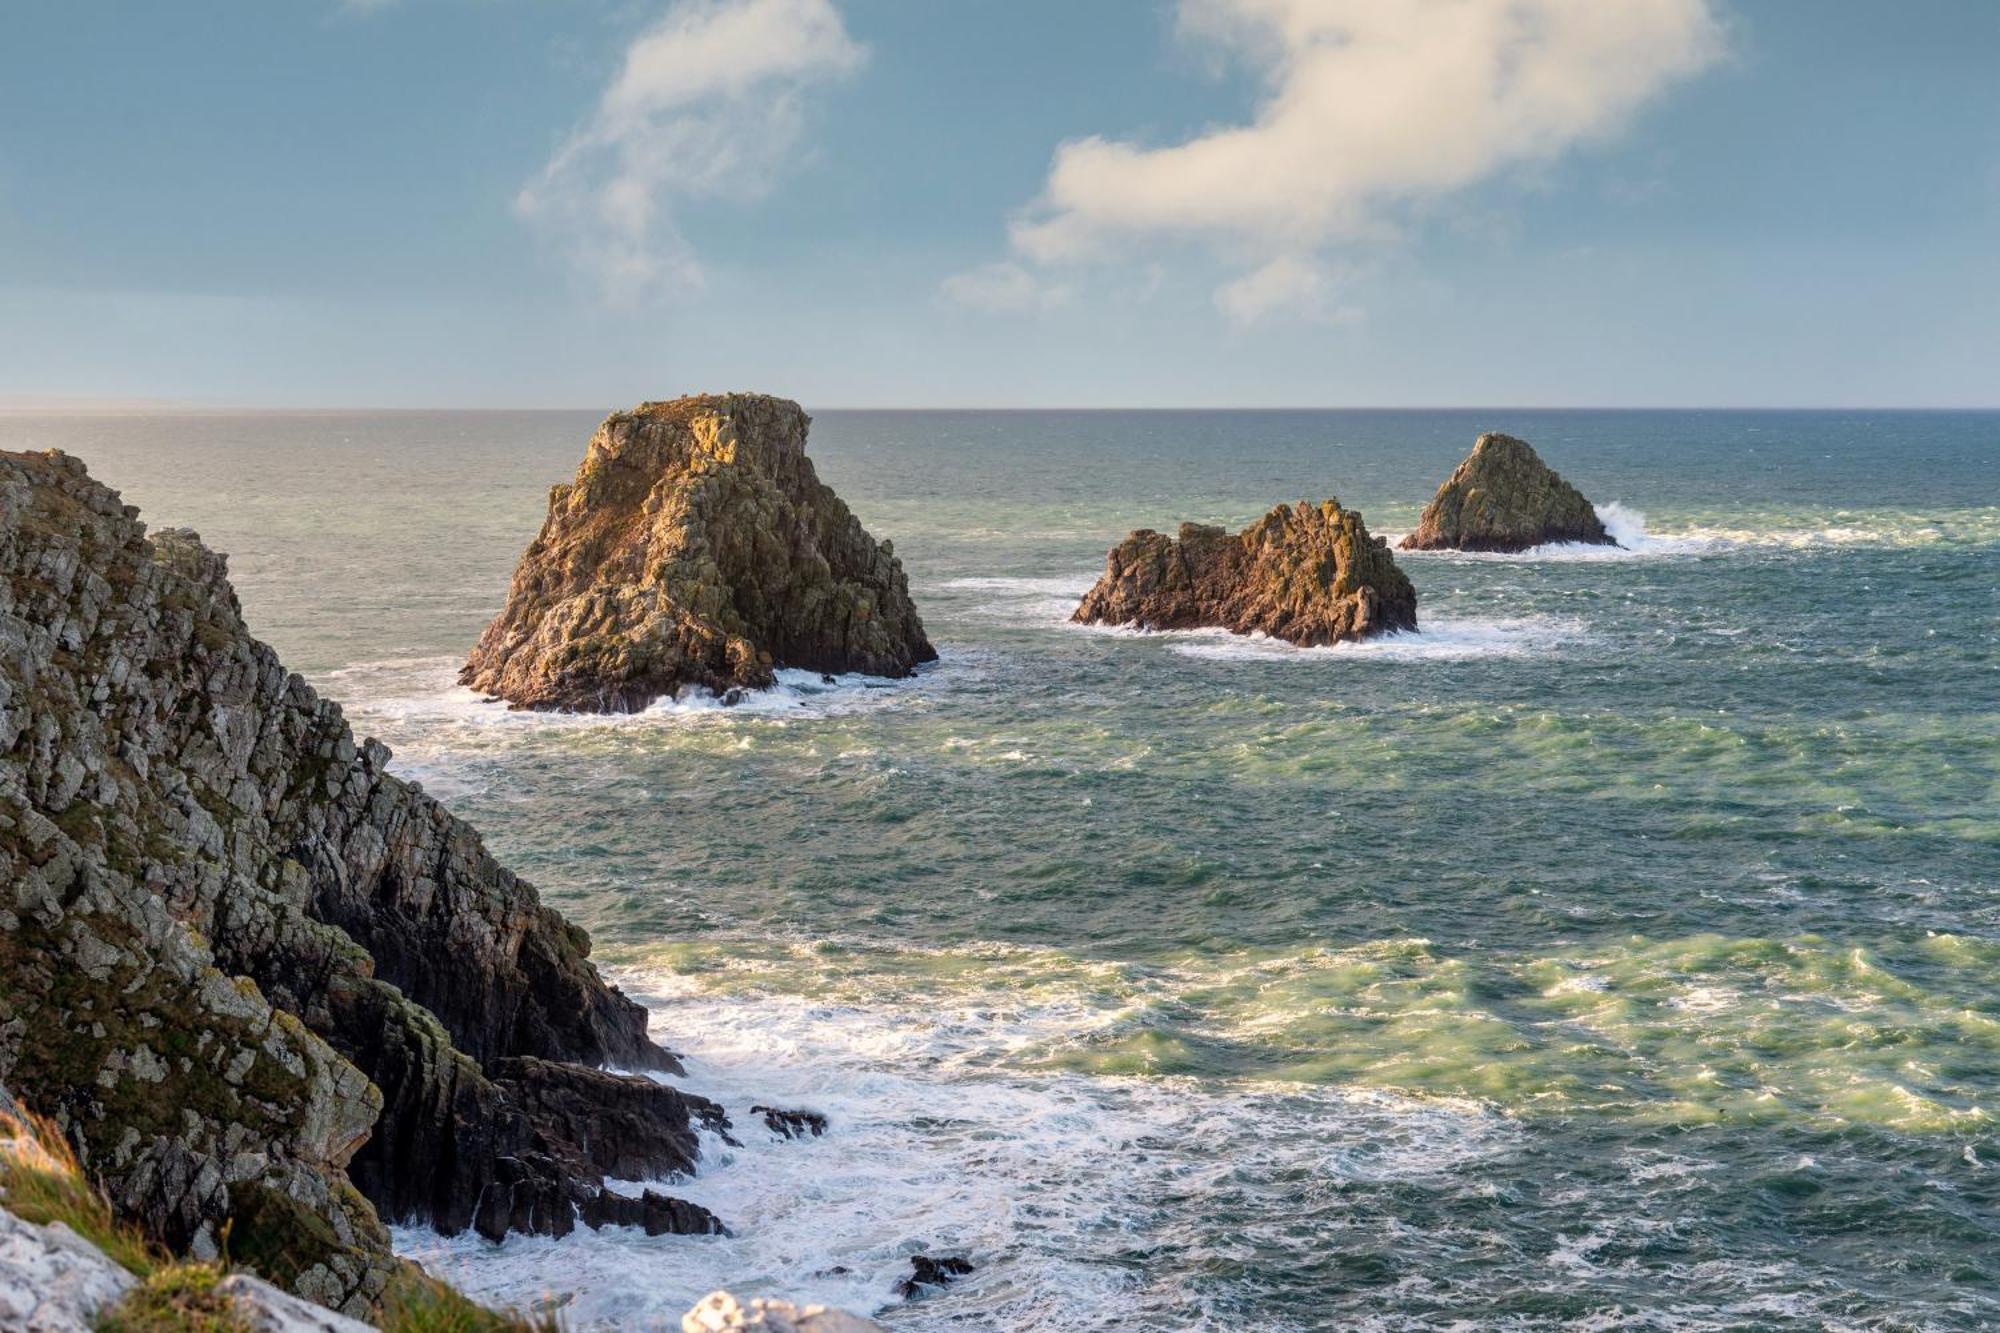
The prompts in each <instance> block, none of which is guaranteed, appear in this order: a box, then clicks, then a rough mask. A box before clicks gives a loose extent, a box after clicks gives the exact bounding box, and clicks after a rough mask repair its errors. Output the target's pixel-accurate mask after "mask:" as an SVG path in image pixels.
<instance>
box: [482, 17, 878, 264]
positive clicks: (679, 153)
mask: <svg viewBox="0 0 2000 1333" xmlns="http://www.w3.org/2000/svg"><path fill="white" fill-rule="evenodd" d="M866 59H867V51H866V49H865V48H863V47H862V46H860V45H858V44H857V43H856V42H855V41H854V40H853V39H852V38H851V37H849V36H848V33H847V28H846V26H845V25H844V24H843V23H842V22H841V18H840V13H839V11H837V10H836V9H835V8H834V7H833V5H832V3H831V0H680V3H677V4H675V5H674V6H673V7H672V8H671V9H670V10H668V12H667V13H666V15H665V16H664V17H663V18H662V19H661V20H660V21H659V22H658V23H656V24H655V25H653V26H652V27H651V28H649V29H647V30H646V31H645V32H644V33H642V34H640V36H639V37H638V38H637V39H636V40H635V41H634V42H633V43H632V44H631V46H630V47H628V48H627V49H626V52H625V58H624V62H623V66H622V68H621V69H620V71H619V73H618V76H617V77H616V78H615V79H613V80H612V82H611V84H610V86H609V87H607V88H606V89H605V90H604V93H603V95H602V97H601V98H600V99H599V101H598V104H597V109H596V111H595V113H594V114H593V115H592V116H591V118H590V119H589V121H588V122H586V123H585V124H584V125H583V126H582V127H581V128H579V129H578V130H577V131H576V132H575V133H573V134H572V135H571V136H570V137H569V139H568V140H567V141H566V142H565V143H564V144H563V146H562V147H561V148H560V149H559V150H558V151H557V152H556V154H555V156H554V157H552V158H551V159H550V160H549V163H548V165H547V166H546V167H544V168H543V169H542V172H541V174H540V175H538V176H537V177H536V178H535V179H534V180H533V181H531V182H530V183H529V184H528V185H527V187H526V188H524V189H523V190H522V191H521V193H520V195H519V196H518V197H517V198H516V200H515V208H516V211H517V212H518V213H519V214H520V215H521V216H522V217H524V218H527V219H529V220H530V221H532V222H534V223H536V224H537V225H539V226H541V227H543V228H545V229H546V230H547V231H548V232H549V234H550V235H551V236H553V237H554V238H555V239H556V240H557V241H558V242H559V243H560V244H562V245H563V246H564V248H565V249H566V250H567V251H568V252H569V254H570V255H571V257H572V258H573V259H574V260H575V261H576V262H577V263H578V264H579V265H580V266H581V267H582V268H583V269H584V270H585V271H587V272H588V273H589V274H591V276H592V277H593V278H595V279H596V280H597V281H598V282H599V283H600V284H601V285H602V286H603V288H604V290H605V292H606V294H607V295H608V296H611V297H613V298H620V299H627V298H631V297H634V296H640V295H644V294H647V293H657V292H658V291H661V290H663V289H665V290H672V289H684V288H688V287H692V286H698V285H699V284H700V282H701V280H702V268H701V263H700V260H699V259H698V257H697V256H696V255H695V253H694V251H693V250H692V248H691V247H690V246H689V245H688V243H687V241H686V239H685V237H683V236H682V234H681V232H680V230H679V228H678V226H677V225H676V223H675V217H674V214H675V209H676V207H677V206H678V205H680V204H682V203H684V202H686V201H690V200H696V199H733V200H739V201H747V200H753V199H756V198H759V197H761V196H763V195H765V194H767V193H768V192H769V191H770V190H771V189H772V188H773V187H774V186H775V185H776V184H777V182H778V179H779V177H780V176H781V175H782V173H783V170H784V168H785V167H786V165H787V164H788V163H789V162H790V161H791V159H792V155H793V151H794V149H795V148H796V147H797V144H798V140H799V136H800V131H801V129H802V126H803V114H804V113H803V109H802V107H803V100H804V98H805V96H806V94H807V93H808V91H809V90H810V89H811V88H812V87H813V86H814V85H816V84H819V83H822V82H825V81H827V80H830V79H834V78H838V77H841V76H843V75H846V74H850V73H852V72H853V71H855V70H856V69H859V68H860V67H861V65H862V64H863V63H864V62H865V61H866Z"/></svg>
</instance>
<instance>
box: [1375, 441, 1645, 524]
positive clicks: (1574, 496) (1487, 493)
mask: <svg viewBox="0 0 2000 1333" xmlns="http://www.w3.org/2000/svg"><path fill="white" fill-rule="evenodd" d="M1550 542H1588V543H1590V544H1592V545H1596V546H1616V545H1617V544H1618V543H1617V542H1615V541H1613V540H1612V538H1611V534H1610V533H1609V532H1606V531H1605V530H1604V524H1603V522H1602V521H1600V520H1599V519H1598V517H1597V510H1596V508H1595V507H1593V506H1592V505H1591V503H1590V501H1589V500H1587V499H1585V498H1584V494H1583V492H1582V491H1579V490H1578V489H1577V488H1576V487H1574V486H1572V485H1570V484H1569V483H1568V482H1566V481H1564V480H1563V479H1562V478H1561V477H1559V476H1557V475H1556V472H1555V469H1554V468H1551V467H1550V466H1549V465H1548V464H1547V463H1544V462H1543V461H1542V460H1541V457H1540V455H1538V454H1537V453H1536V452H1535V451H1534V448H1533V447H1532V446H1531V445H1529V443H1528V442H1527V441H1526V440H1517V439H1515V438H1514V437H1513V436H1512V435H1501V434H1498V433H1488V434H1485V435H1482V436H1480V437H1479V442H1478V443H1477V444H1475V445H1473V446H1472V452H1471V453H1469V454H1467V455H1466V456H1465V461H1464V462H1463V463H1460V464H1459V465H1458V468H1457V470H1456V471H1454V472H1453V473H1452V474H1451V477H1450V478H1449V479H1448V480H1447V481H1446V482H1445V484H1444V485H1442V486H1440V487H1438V493H1437V494H1436V495H1434V496H1432V497H1431V502H1430V503H1429V504H1428V505H1426V506H1425V507H1424V516H1423V518H1422V520H1421V521H1420V522H1418V524H1417V530H1416V531H1415V532H1412V533H1411V534H1410V535H1409V536H1407V537H1405V538H1403V541H1402V549H1403V550H1405V551H1525V550H1527V549H1529V548H1530V547H1533V546H1544V545H1547V544H1548V543H1550Z"/></svg>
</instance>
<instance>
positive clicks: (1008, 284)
mask: <svg viewBox="0 0 2000 1333" xmlns="http://www.w3.org/2000/svg"><path fill="white" fill-rule="evenodd" d="M941 290H942V291H943V292H944V295H945V297H946V299H947V300H950V301H953V302H955V303H956V304H958V305H963V306H970V307H972V308H973V309H975V310H994V311H1021V310H1049V309H1053V308H1054V307H1056V306H1059V305H1063V304H1066V303H1067V302H1068V301H1069V297H1070V291H1069V288H1068V287H1067V286H1065V285H1063V284H1061V283H1056V282H1051V281H1049V280H1048V279H1047V278H1045V277H1043V276H1042V275H1040V274H1037V273H1031V272H1029V271H1028V270H1027V269H1025V268H1023V267H1022V266H1021V265H1019V264H1010V263H998V264H982V265H981V266H980V267H978V268H974V269H968V270H966V271H965V272H963V273H955V274H953V275H952V276H951V277H949V278H946V279H945V280H944V282H943V284H942V287H941Z"/></svg>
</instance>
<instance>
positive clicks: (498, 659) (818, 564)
mask: <svg viewBox="0 0 2000 1333" xmlns="http://www.w3.org/2000/svg"><path fill="white" fill-rule="evenodd" d="M807 424H808V419H807V417H806V414H805V413H804V412H803V411H801V410H800V408H799V405H798V404H797V403H793V402H788V401H786V400H784V399H781V398H768V397H764V396H762V395H758V394H729V395H724V396H719V397H693V398H679V399H675V400H674V401H672V402H662V403H645V404H642V405H641V406H639V407H637V408H634V409H633V410H632V411H630V412H618V413H614V414H613V415H611V416H609V417H607V418H606V419H605V421H604V424H603V425H601V426H599V427H598V428H597V434H596V435H595V436H593V437H592V438H591V441H590V448H589V450H588V452H587V453H586V454H585V455H584V460H583V464H582V466H581V467H580V468H578V469H577V474H576V480H574V481H573V482H571V483H570V484H568V485H566V486H557V487H556V488H554V490H553V491H552V492H551V493H550V495H549V513H548V518H547V520H546V521H545V522H544V523H543V524H542V530H541V533H540V535H538V536H537V537H536V538H535V540H534V541H533V542H532V543H530V544H529V546H528V549H527V551H526V552H525V553H524V554H523V555H522V557H521V561H520V564H519V566H518V567H517V568H516V569H515V571H514V581H513V586H512V588H511V589H510V590H509V592H508V595H507V604H506V607H505V608H504V609H503V610H502V611H501V612H500V614H499V616H498V617H496V618H495V619H494V621H493V623H492V624H491V625H489V626H487V628H486V632H485V633H484V634H483V635H481V636H480V640H479V643H478V645H477V646H476V647H474V649H473V650H472V655H471V656H470V657H469V658H468V659H467V661H466V664H465V669H464V671H463V672H462V673H461V676H460V679H461V681H462V682H463V683H464V684H466V685H470V686H471V687H472V688H474V689H476V690H479V691H481V692H483V693H486V694H489V695H493V696H496V697H498V698H502V699H506V700H508V701H509V702H511V703H512V704H513V705H514V706H515V707H517V708H547V709H574V710H578V711H594V712H602V711H628V710H632V709H638V708H643V707H644V706H645V705H646V704H648V703H649V702H651V701H652V700H654V699H656V698H658V697H660V696H662V695H671V694H673V693H674V692H675V691H677V690H679V689H680V688H681V687H683V686H688V685H694V686H702V687H706V688H708V689H711V690H715V691H718V692H724V691H728V690H730V689H733V688H756V687H761V686H765V685H769V684H770V683H771V681H772V671H773V670H774V669H775V668H777V667H801V668H805V669H808V670H812V671H825V672H846V671H858V672H865V673H867V674H869V675H877V676H907V675H909V674H910V672H911V671H912V670H914V669H915V668H916V666H917V665H918V664H920V663H923V662H929V661H934V660H935V659H936V657H937V653H936V651H935V650H934V649H933V648H932V647H931V644H930V640H929V639H927V638H926V637H925V636H924V627H923V623H922V622H921V621H920V620H919V619H918V617H917V611H916V608H915V606H913V605H912V604H911V602H910V593H909V585H908V581H907V580H906V579H905V578H904V575H903V567H902V565H901V564H900V563H899V562H898V561H897V559H896V556H895V552H894V550H893V549H892V548H891V546H890V544H889V543H888V542H879V543H878V542H876V541H875V540H874V539H873V538H872V537H870V536H869V535H868V533H867V532H866V531H864V530H863V529H862V527H861V524H860V522H859V521H858V520H857V519H856V518H855V517H854V515H853V514H852V513H850V512H849V511H848V508H847V506H846V505H845V504H843V503H842V502H841V500H840V497H839V496H837V495H835V494H834V493H833V491H832V490H831V489H830V488H829V487H827V486H825V485H823V484H822V483H821V482H820V480H819V478H818V476H817V475H816V474H815V473H814V471H813V465H812V462H811V461H810V460H809V459H808V458H807V457H806V428H807Z"/></svg>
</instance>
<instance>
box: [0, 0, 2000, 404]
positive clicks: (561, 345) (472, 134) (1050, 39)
mask: <svg viewBox="0 0 2000 1333" xmlns="http://www.w3.org/2000/svg"><path fill="white" fill-rule="evenodd" d="M9 36H10V39H11V40H10V42H9V43H8V44H7V46H6V48H5V49H4V50H0V395H14V396H17V397H18V396H30V397H35V398H41V399H52V398H76V397H79V396H81V397H88V398H101V397H110V398H115V399H119V400H126V401H129V400H134V399H148V400H177V401H191V402H198V403H200V404H202V405H204V406H208V405H226V406H231V407H236V406H243V407H283V406H289V405H313V406H330V405H354V406H357V407H360V406H368V407H377V406H379V407H391V408H393V407H436V406H449V405H453V404H462V405H467V406H478V405H482V404H486V403H490V402H494V401H500V400H504V401H505V402H506V403H507V404H508V405H509V406H515V405H519V406H524V407H547V406H562V405H566V404H571V403H576V404H591V405H597V406H598V407H605V406H610V405H613V404H619V403H625V402H630V401H636V400H639V399H641V398H645V397H661V396H671V395H673V394H678V393H683V392H689V391H697V390H708V389H716V388H721V387H724V386H727V385H731V384H746V383H754V384H757V385H760V386H763V387H765V388H768V389H769V390H771V391H774V392H777V393H781V394H784V395H786V396H789V397H795V398H798V399H800V400H802V401H818V402H840V403H844V404H885V405H895V406H900V407H910V408H927V407H960V408H993V407H1029V406H1040V407H1051V408H1061V407H1072V406H1074V407H1085V406H1089V407H1097V406H1108V405H1114V404H1115V405H1132V406H1146V407H1231V406H1238V405H1259V406H1267V405H1277V404H1327V405H1362V404H1369V403H1393V404H1399V405H1408V406H1413V407H1419V406H1429V405H1439V404H1458V403H1513V404H1523V405H1526V404H1550V403H1558V404H1568V405H1575V406H1596V405H1602V406H1615V405H1622V404H1645V405H1647V406H1659V407H1668V408H1672V407H1708V406H1746V407H1748V406H1756V407H1766V406H1769V407H1778V406H1792V405H1803V406H1815V407H1849V406H1854V407H1873V406H1876V405H1880V404H1885V403H1893V404H1899V405H1907V406H1911V407H1968V408H1971V407H1982V406H1987V405H1989V404H1990V403H1991V401H1992V398H1993V393H1994V390H1993V388H1992V376H1991V367H1992V366H1993V365H1994V364H1996V363H2000V321H1996V320H1995V319H1993V318H1992V314H1991V312H1992V311H1993V310H1995V309H2000V256H1997V255H1996V246H1995V244H1994V238H1995V236H1996V235H2000V135H1996V133H1995V131H1994V128H1993V127H1994V126H1995V125H2000V80H1995V79H1994V78H1993V77H1992V71H1993V69H1994V68H1995V63H1996V59H2000V7H1996V6H1992V5H1985V4H1976V3H1970V2H1961V3H1941V4H1936V5H1930V6H1925V7H1924V8H1923V9H1922V10H1921V11H1919V12H1916V13H1910V12H1906V11H1903V10H1899V9H1894V8H1891V7H1885V6H1877V5H1872V4H1869V3H1866V2H1865V0H1833V2H1831V3H1815V2H1811V0H1769V2H1768V3H1760V4H1754V5H1753V4H1749V3H1745V0H1633V2H1632V3H1628V4H1621V5H1618V6H1615V7H1597V6H1588V5H1584V6H1579V5H1575V4H1570V3H1567V2H1566V0H1477V3H1467V4H1455V5H1438V4H1412V5H1408V6H1398V7H1393V8H1390V7H1372V6H1368V5H1353V4H1348V3H1343V2H1341V0H1104V3H1100V4H1093V5H1090V6H1087V7H1078V6H1075V5H1071V4H1064V3H1059V2H1058V0H1017V2H1015V3H1008V4H1000V3H997V0H967V2H966V3H961V4H953V5H949V6H942V5H908V4H900V5H899V4H891V3H885V2H884V0H643V2H634V0H579V3H577V4H573V5H565V6H561V7H555V6H546V5H537V4H531V3H527V0H480V2H479V3H473V0H305V2H303V3H300V4H296V5H285V6H249V5H244V4H241V3H233V2H232V0H194V2H193V3H190V4H187V5H179V6H171V7H169V6H132V5H110V6H31V7H25V8H24V9H23V11H22V12H21V13H19V14H16V15H14V16H13V22H12V24H11V25H10V31H9Z"/></svg>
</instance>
